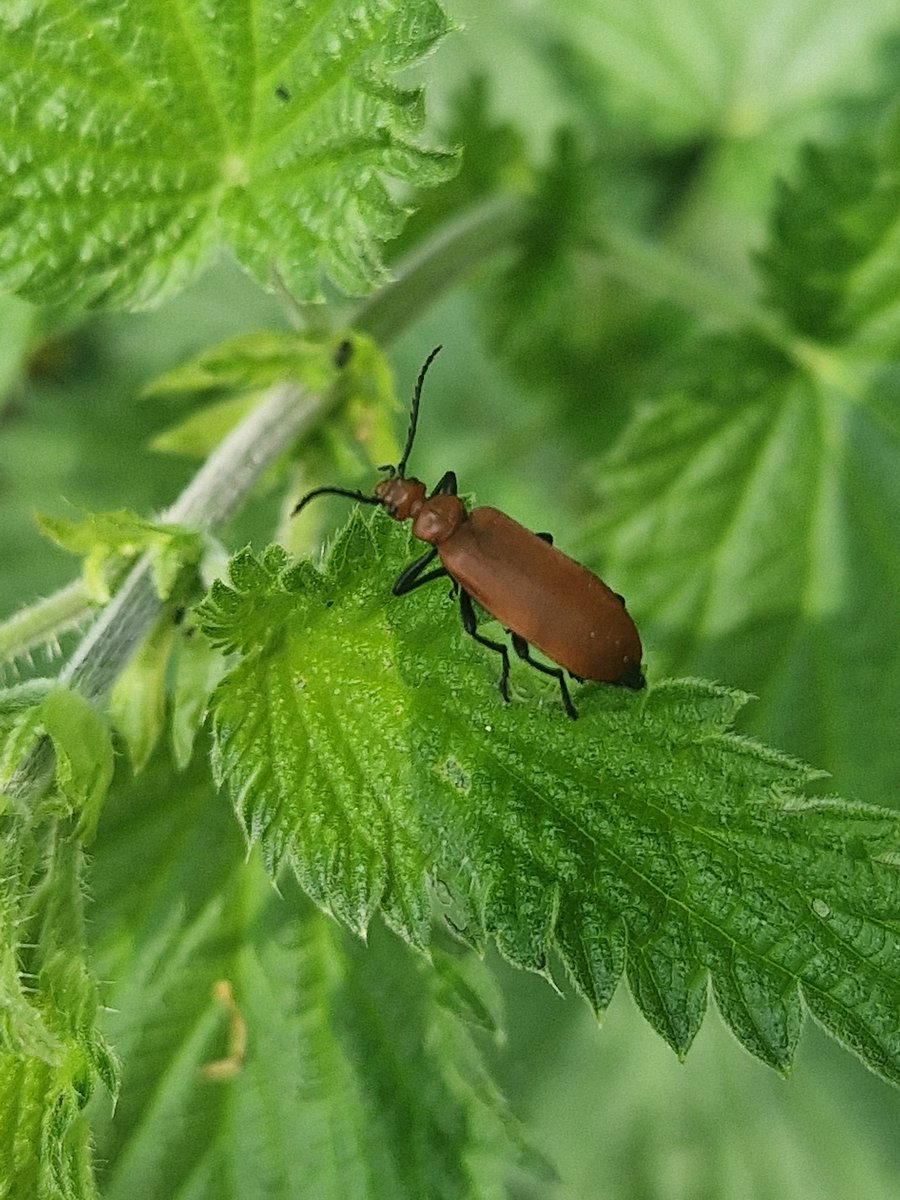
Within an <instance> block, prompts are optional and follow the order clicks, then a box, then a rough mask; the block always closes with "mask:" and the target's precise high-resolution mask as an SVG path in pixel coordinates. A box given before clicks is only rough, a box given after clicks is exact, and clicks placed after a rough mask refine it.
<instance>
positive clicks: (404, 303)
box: [350, 195, 525, 345]
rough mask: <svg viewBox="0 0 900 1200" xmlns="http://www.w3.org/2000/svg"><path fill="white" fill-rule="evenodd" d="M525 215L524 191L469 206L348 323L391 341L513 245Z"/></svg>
mask: <svg viewBox="0 0 900 1200" xmlns="http://www.w3.org/2000/svg"><path fill="white" fill-rule="evenodd" d="M524 219H525V201H524V199H523V198H522V197H520V196H508V195H507V196H500V197H494V198H492V199H491V200H488V201H485V202H484V203H481V204H478V205H476V206H475V207H474V208H471V209H469V210H468V211H467V212H464V213H463V214H462V215H461V216H459V217H458V218H457V219H456V220H455V221H452V222H451V223H450V224H449V225H447V226H446V227H444V228H443V229H441V230H440V231H439V232H438V233H437V234H436V235H435V236H434V237H433V238H432V239H431V240H429V241H427V242H425V244H424V245H423V246H422V247H421V248H420V249H418V250H415V251H413V252H412V253H411V254H409V255H408V256H407V257H406V258H405V259H403V260H402V261H401V262H400V263H399V264H398V265H397V267H396V268H395V274H394V278H393V279H392V280H391V281H390V282H389V283H387V284H386V285H385V286H384V287H383V288H380V289H379V290H378V291H377V292H375V293H374V294H373V295H372V296H370V297H368V298H367V299H365V300H363V301H362V302H361V304H360V305H359V306H358V307H357V309H356V312H355V313H354V314H353V316H352V317H351V318H350V323H351V324H352V325H353V326H354V327H355V328H357V329H360V330H364V331H365V332H366V333H368V334H370V335H371V336H372V337H373V338H374V339H375V341H377V342H379V343H380V344H381V345H387V344H388V343H389V342H391V341H393V339H394V338H395V337H397V335H398V334H399V333H400V332H401V331H402V330H403V329H406V328H407V327H408V326H409V325H411V324H412V323H413V322H414V321H416V320H417V319H418V318H419V317H420V316H421V315H422V313H423V312H424V311H425V310H426V309H427V308H428V307H429V306H430V305H431V304H433V303H434V301H435V300H437V299H438V298H439V297H440V296H441V295H443V294H444V293H445V292H446V291H448V290H449V289H450V288H451V287H453V285H454V284H456V283H457V282H459V281H460V280H461V279H464V278H465V277H466V276H467V275H469V274H470V273H471V272H472V271H473V270H476V269H477V268H478V267H479V266H481V264H482V263H484V262H485V261H486V260H488V259H490V258H492V257H493V256H494V255H495V254H496V253H497V252H498V250H502V249H504V248H507V247H509V246H511V245H512V244H513V242H514V241H515V238H516V236H517V235H518V233H519V232H520V230H521V226H522V224H523V221H524Z"/></svg>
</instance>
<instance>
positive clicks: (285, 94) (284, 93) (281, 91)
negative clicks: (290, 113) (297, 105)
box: [275, 83, 291, 103]
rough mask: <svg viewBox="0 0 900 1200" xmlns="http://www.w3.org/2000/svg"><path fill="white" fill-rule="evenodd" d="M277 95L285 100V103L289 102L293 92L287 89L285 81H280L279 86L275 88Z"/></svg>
mask: <svg viewBox="0 0 900 1200" xmlns="http://www.w3.org/2000/svg"><path fill="white" fill-rule="evenodd" d="M275 95H276V96H277V97H278V99H279V100H283V101H284V102H285V103H287V102H288V100H290V98H291V93H290V92H289V91H288V90H287V88H286V87H285V86H284V84H283V83H279V85H278V87H277V88H276V89H275Z"/></svg>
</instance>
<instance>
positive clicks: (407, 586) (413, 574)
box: [391, 546, 447, 596]
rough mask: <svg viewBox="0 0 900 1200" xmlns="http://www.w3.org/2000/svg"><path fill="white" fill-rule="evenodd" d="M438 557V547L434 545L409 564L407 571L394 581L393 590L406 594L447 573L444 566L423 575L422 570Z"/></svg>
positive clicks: (395, 593)
mask: <svg viewBox="0 0 900 1200" xmlns="http://www.w3.org/2000/svg"><path fill="white" fill-rule="evenodd" d="M436 557H437V547H436V546H432V547H431V549H430V550H426V551H425V553H424V554H423V555H422V556H421V558H417V559H416V561H415V562H412V563H410V564H409V566H408V567H407V568H406V570H405V571H402V572H401V573H400V574H399V575H398V576H397V579H396V580H395V581H394V586H393V588H391V591H392V592H393V593H394V595H395V596H405V595H406V593H407V592H412V591H415V589H416V588H417V587H421V586H422V584H424V583H431V581H432V579H440V578H441V576H443V575H446V574H447V571H446V570H445V568H444V567H436V568H435V569H434V570H433V571H428V572H427V574H425V575H423V574H422V571H423V569H424V568H425V567H427V566H428V564H429V563H430V562H433V561H434V559H435V558H436Z"/></svg>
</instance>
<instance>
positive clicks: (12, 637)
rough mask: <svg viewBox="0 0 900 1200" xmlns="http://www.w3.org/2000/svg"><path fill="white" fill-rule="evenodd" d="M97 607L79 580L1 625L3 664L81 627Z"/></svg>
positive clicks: (0, 658)
mask: <svg viewBox="0 0 900 1200" xmlns="http://www.w3.org/2000/svg"><path fill="white" fill-rule="evenodd" d="M96 607H97V605H96V602H95V601H94V600H92V599H91V596H90V594H89V593H88V591H87V589H86V588H85V586H84V584H83V583H82V581H81V580H80V579H76V580H74V581H73V582H72V583H70V584H67V585H66V587H64V588H60V590H59V591H58V592H54V593H53V595H52V596H48V597H47V598H46V599H45V600H38V601H37V603H35V604H30V605H29V606H28V608H23V609H22V610H21V611H20V612H17V613H15V614H14V615H13V616H11V617H10V618H9V620H8V621H4V622H3V623H2V624H0V662H11V661H12V660H13V659H16V658H23V657H24V656H26V655H27V654H29V653H30V652H31V651H32V650H35V649H36V648H37V647H39V646H46V645H47V644H50V645H52V644H53V643H54V642H55V641H56V639H57V638H58V637H60V636H61V635H62V634H64V633H66V632H67V631H68V630H70V629H74V628H75V627H76V626H78V625H80V624H82V622H83V621H85V620H86V619H87V617H88V616H89V615H90V613H91V612H93V611H94V609H96Z"/></svg>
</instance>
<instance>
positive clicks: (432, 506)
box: [412, 494, 466, 546]
mask: <svg viewBox="0 0 900 1200" xmlns="http://www.w3.org/2000/svg"><path fill="white" fill-rule="evenodd" d="M465 519H466V510H465V508H464V506H463V502H462V500H460V498H459V497H458V496H449V495H443V494H442V495H439V496H429V497H428V499H427V500H426V501H425V502H424V503H423V504H421V505H420V506H419V510H418V512H417V513H416V514H415V516H414V519H413V527H412V531H413V537H417V538H418V539H419V541H421V542H430V543H431V545H432V546H439V545H440V544H441V543H442V542H445V541H446V540H447V538H449V537H450V536H451V535H452V534H454V533H455V532H456V531H457V529H459V527H460V525H462V523H463V521H464V520H465Z"/></svg>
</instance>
